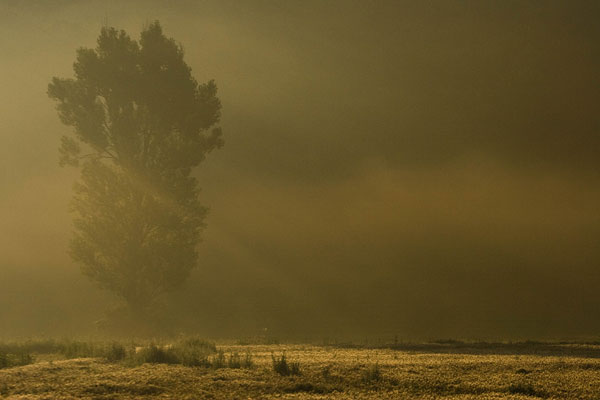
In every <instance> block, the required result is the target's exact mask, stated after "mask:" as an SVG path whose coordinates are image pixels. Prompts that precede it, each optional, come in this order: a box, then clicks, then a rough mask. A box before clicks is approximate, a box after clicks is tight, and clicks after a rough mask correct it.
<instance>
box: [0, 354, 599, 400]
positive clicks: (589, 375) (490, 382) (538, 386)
mask: <svg viewBox="0 0 600 400" xmlns="http://www.w3.org/2000/svg"><path fill="white" fill-rule="evenodd" d="M7 346H8V345H7ZM7 346H5V350H4V351H5V353H4V354H5V357H6V351H7V350H6V348H9V347H10V346H8V347H7ZM13 346H14V345H13ZM25 347H27V346H22V348H25ZM37 347H38V351H37V352H35V351H34V353H33V355H32V356H31V359H30V360H29V362H31V363H30V364H27V365H20V366H9V367H6V368H3V369H0V396H2V398H9V399H76V398H77V399H140V398H148V399H166V398H172V399H247V398H258V399H270V398H281V399H324V398H332V399H386V398H387V399H535V398H544V399H600V346H599V345H596V344H542V343H518V344H485V343H483V344H482V343H476V344H465V343H454V342H450V343H433V344H420V345H416V344H415V345H390V346H387V347H386V346H381V347H380V348H365V347H357V346H316V345H297V344H295V345H283V344H271V345H267V344H246V345H240V344H222V345H217V347H216V350H217V352H214V350H215V349H214V347H213V350H212V353H211V354H210V355H209V356H207V357H206V358H204V359H202V360H204V361H202V362H199V361H198V360H196V361H195V363H196V366H186V365H183V364H178V363H175V361H173V360H170V361H169V359H168V357H167V358H162V359H160V360H157V359H154V360H153V361H154V362H153V363H149V362H144V360H143V359H142V360H138V362H132V361H131V360H132V358H131V357H134V355H135V354H139V353H140V351H142V352H143V351H144V348H137V349H134V348H132V349H131V350H127V351H131V353H132V354H130V355H129V356H127V355H126V354H121V355H120V356H119V357H116V358H121V359H120V360H115V359H114V358H115V357H113V359H111V357H110V354H112V353H110V352H109V353H108V354H109V356H106V354H105V355H104V356H100V357H80V358H70V359H68V358H65V357H66V356H65V354H67V353H68V352H66V353H65V351H62V353H60V354H59V353H52V352H50V351H49V350H51V349H52V346H45V347H46V348H45V349H43V348H42V347H44V346H37ZM75 347H77V346H75ZM84 347H85V346H84ZM168 347H169V346H164V347H162V348H163V349H167V348H168ZM0 348H1V347H0ZM29 348H30V349H33V350H35V349H36V346H32V345H30V346H29ZM54 348H58V347H57V346H54ZM64 348H66V347H64V346H63V349H64ZM71 348H73V346H71ZM77 348H78V349H79V351H80V352H81V349H82V346H80V345H79V347H77ZM160 348H161V347H160V346H159V347H156V348H155V350H156V349H160ZM86 349H87V350H86V351H88V352H90V348H89V347H88V348H86ZM84 350H85V349H84ZM117 350H118V349H117ZM84 352H85V351H84ZM92 352H93V351H92ZM76 353H77V351H75V352H71V356H76V355H77V354H76ZM113 353H114V349H113ZM117 353H119V352H118V351H117ZM148 354H150V353H148ZM152 354H153V356H152V357H156V354H158V353H152ZM160 354H163V353H160ZM165 354H166V353H165ZM117 355H118V354H117ZM163 356H164V354H163V355H162V356H161V357H163ZM282 356H283V359H282ZM165 357H166V356H165ZM128 360H129V361H128ZM25 361H27V360H25ZM157 361H161V362H157ZM23 363H26V362H23ZM190 363H193V362H187V364H190Z"/></svg>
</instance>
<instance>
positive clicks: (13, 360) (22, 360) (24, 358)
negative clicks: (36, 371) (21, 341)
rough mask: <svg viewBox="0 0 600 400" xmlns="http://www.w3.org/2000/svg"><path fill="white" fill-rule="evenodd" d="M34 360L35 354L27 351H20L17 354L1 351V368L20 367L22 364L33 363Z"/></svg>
mask: <svg viewBox="0 0 600 400" xmlns="http://www.w3.org/2000/svg"><path fill="white" fill-rule="evenodd" d="M33 362H34V358H33V356H32V355H31V354H29V353H26V352H19V353H17V354H11V353H5V352H0V369H2V368H11V367H18V366H21V365H27V364H31V363H33Z"/></svg>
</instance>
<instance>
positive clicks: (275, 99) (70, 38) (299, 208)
mask: <svg viewBox="0 0 600 400" xmlns="http://www.w3.org/2000/svg"><path fill="white" fill-rule="evenodd" d="M599 18H600V4H598V3H597V2H594V1H570V2H566V1H544V2H535V1H515V2H512V1H493V2H492V1H491V2H475V1H473V2H459V1H456V2H455V1H437V2H418V1H414V2H408V1H407V2H398V1H390V2H385V1H381V2H377V3H374V4H370V3H366V2H359V1H356V2H354V1H331V2H318V1H308V2H306V1H304V2H281V3H277V2H271V1H254V2H234V1H162V2H160V1H130V2H127V3H126V4H123V3H122V2H118V1H89V2H85V3H82V2H75V1H66V0H65V1H53V2H44V1H38V2H34V1H31V2H27V3H25V2H18V1H7V0H5V1H2V3H0V49H1V50H2V55H3V57H2V64H1V66H0V71H1V72H2V73H1V74H0V87H1V88H2V89H3V90H2V91H1V92H0V109H1V110H2V113H1V116H0V134H1V135H2V138H3V145H2V146H1V147H0V163H1V167H0V174H1V175H0V221H1V225H0V227H1V229H0V254H1V257H0V276H1V277H2V278H1V282H2V287H1V289H0V336H39V335H81V334H93V333H94V332H96V329H97V328H96V325H95V324H94V321H97V320H99V319H101V318H102V316H103V313H104V312H105V310H106V309H107V308H108V307H111V306H112V305H114V304H115V303H116V302H117V299H116V298H115V297H114V296H112V295H111V294H110V293H109V292H106V291H102V290H100V289H99V288H96V287H95V286H94V285H93V283H92V282H89V281H88V280H87V279H86V278H85V277H84V276H82V274H81V272H80V270H79V267H78V265H76V264H75V263H74V262H73V261H72V260H71V259H70V258H69V256H68V254H67V247H68V242H69V238H70V235H71V231H72V226H71V215H70V214H69V201H70V199H71V197H72V194H73V193H72V186H73V183H74V182H75V180H76V179H77V177H78V171H76V170H75V169H70V168H61V167H59V165H58V151H57V148H58V146H59V139H60V136H61V135H62V134H64V133H65V132H66V131H67V130H68V129H70V128H67V127H65V126H63V125H62V124H61V123H60V121H59V119H58V117H57V116H56V111H55V105H54V103H53V102H52V101H51V100H50V99H48V96H47V95H46V90H47V85H48V83H49V82H50V80H51V78H52V77H53V76H61V77H69V76H72V74H73V72H72V64H73V61H74V57H75V50H76V49H77V48H80V47H94V46H95V43H96V38H97V36H98V33H99V31H100V29H101V27H103V26H106V25H108V26H114V27H116V28H117V29H124V30H125V31H127V32H128V33H129V34H130V35H131V37H132V38H135V39H137V38H138V37H139V32H140V31H141V30H142V29H143V27H144V26H146V25H147V24H148V23H150V22H152V21H154V20H160V22H161V24H162V26H163V29H164V31H165V34H166V35H167V36H169V37H173V38H174V39H175V40H177V41H178V42H179V43H181V45H182V46H183V48H184V50H185V59H186V62H187V63H188V64H189V65H190V67H191V68H192V74H193V75H194V76H195V77H196V78H197V79H198V81H200V82H205V81H208V80H210V79H214V80H215V82H216V84H217V87H218V90H219V91H218V96H219V98H220V100H221V102H222V105H223V108H222V118H221V126H222V128H223V132H224V138H225V146H224V147H223V149H221V150H219V151H218V152H214V153H211V154H210V155H209V156H208V157H207V159H206V160H205V161H204V162H203V163H202V164H201V165H200V167H199V168H198V169H197V171H196V176H197V178H198V179H199V182H200V186H201V187H202V193H201V196H200V198H201V202H202V203H203V204H205V205H207V206H208V207H209V208H210V211H209V214H208V218H207V221H206V222H207V228H206V230H205V231H204V233H203V242H202V243H201V244H200V246H199V252H200V262H199V265H198V267H197V268H196V269H195V270H194V271H193V273H192V276H191V278H190V279H189V281H188V282H186V284H185V285H184V287H183V288H182V289H180V290H179V291H177V292H174V293H172V294H171V296H170V297H169V298H168V299H166V300H165V305H164V307H165V310H166V311H165V314H167V315H169V318H170V321H171V323H170V325H171V326H173V327H176V328H174V329H175V330H178V331H186V332H190V331H192V332H197V333H200V334H203V335H208V336H211V337H233V338H236V337H244V336H256V335H260V334H264V332H269V335H273V336H274V337H279V338H324V337H334V338H335V337H337V338H352V337H354V338H363V337H394V336H398V337H400V338H407V339H424V338H447V337H453V338H469V339H473V338H475V339H513V338H517V339H522V338H553V339H555V338H565V337H566V338H581V337H591V336H597V333H598V330H599V329H600V307H599V306H598V305H599V304H600V303H599V301H598V291H597V288H598V287H599V285H600V270H599V269H598V266H599V264H600V247H599V246H598V245H597V238H598V237H599V233H600V213H598V204H600V185H599V183H600V158H599V157H598V154H599V150H600V135H599V130H600V114H599V113H598V110H597V106H598V104H600V76H599V75H598V71H599V70H600V52H599V46H598V39H597V38H598V37H600V25H598V23H597V21H598V19H599Z"/></svg>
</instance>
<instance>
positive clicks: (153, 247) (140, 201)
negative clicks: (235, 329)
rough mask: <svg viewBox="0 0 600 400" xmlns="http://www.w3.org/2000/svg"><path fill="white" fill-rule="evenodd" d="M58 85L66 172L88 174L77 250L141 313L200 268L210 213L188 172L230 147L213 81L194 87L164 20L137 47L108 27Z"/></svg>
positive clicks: (78, 190) (55, 93)
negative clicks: (66, 128)
mask: <svg viewBox="0 0 600 400" xmlns="http://www.w3.org/2000/svg"><path fill="white" fill-rule="evenodd" d="M73 69H74V72H75V77H74V78H68V79H61V78H56V77H55V78H53V79H52V82H51V83H50V84H49V85H48V95H49V96H50V98H52V99H55V100H56V101H57V111H58V115H59V117H60V119H61V121H62V122H63V123H64V124H65V125H68V126H71V127H73V128H74V129H73V134H72V135H65V136H63V137H62V138H61V146H60V149H59V153H60V163H61V165H73V166H78V167H80V168H81V178H80V180H79V181H78V182H77V183H76V185H75V194H74V198H73V202H72V211H73V212H74V234H73V237H72V240H71V244H70V254H71V256H72V258H73V259H74V260H75V261H77V262H78V263H79V264H80V265H81V268H82V271H83V273H84V274H85V275H87V276H88V277H90V278H91V279H92V280H93V281H95V282H97V283H98V284H100V285H101V286H102V287H104V288H106V289H109V290H111V291H113V292H114V293H115V294H117V295H118V296H120V297H122V298H123V299H124V300H125V301H126V302H127V303H128V304H129V305H130V306H131V308H132V309H135V310H136V311H138V312H143V311H144V310H146V309H147V308H148V307H150V306H151V305H152V303H153V301H154V300H156V299H157V298H158V297H159V296H160V295H162V294H164V293H166V292H168V291H170V290H172V289H174V288H176V287H177V286H179V285H180V284H181V283H183V282H184V281H185V280H186V278H187V277H188V276H189V274H190V271H191V270H192V269H193V268H194V267H195V266H196V265H197V260H198V254H197V250H196V248H197V244H198V243H199V241H200V235H201V231H202V229H203V227H204V219H205V215H206V211H207V210H206V208H205V207H203V206H202V205H201V204H200V202H199V199H198V195H199V188H198V182H197V180H196V179H195V178H194V177H193V176H192V174H191V173H192V170H193V168H194V167H196V166H198V164H199V163H200V162H202V160H204V158H205V156H206V154H207V153H209V152H211V151H212V150H214V149H216V148H219V147H221V146H222V145H223V139H222V133H221V130H220V128H219V127H218V126H217V123H218V122H219V119H220V110H221V104H220V101H219V99H218V98H217V96H216V93H217V87H216V85H215V83H214V82H213V81H209V82H207V83H203V84H199V83H198V82H197V81H196V80H195V79H194V77H193V76H192V74H191V69H190V67H189V66H188V65H187V64H186V63H185V61H184V52H183V48H182V46H181V45H179V44H178V43H177V42H175V41H174V40H173V39H170V38H167V37H166V36H165V35H164V34H163V31H162V28H161V26H160V24H159V22H158V21H157V22H154V23H152V24H150V25H149V26H148V27H147V28H146V29H144V30H143V31H142V33H141V37H140V40H139V41H136V40H133V39H131V38H130V36H129V35H128V34H127V33H126V32H125V31H123V30H117V29H115V28H109V27H105V28H102V30H101V32H100V36H99V37H98V41H97V46H96V48H95V49H89V48H80V49H78V50H77V57H76V61H75V63H74V65H73Z"/></svg>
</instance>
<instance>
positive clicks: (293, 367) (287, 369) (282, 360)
mask: <svg viewBox="0 0 600 400" xmlns="http://www.w3.org/2000/svg"><path fill="white" fill-rule="evenodd" d="M271 358H272V359H273V371H275V372H277V373H278V374H279V375H282V376H288V375H300V364H299V363H297V362H293V363H289V364H288V362H287V358H286V356H285V354H282V355H281V357H279V358H277V357H275V355H271Z"/></svg>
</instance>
